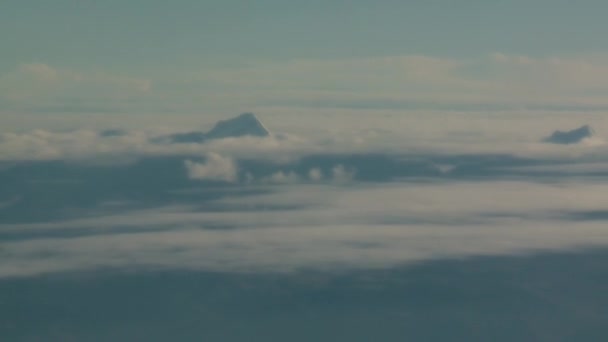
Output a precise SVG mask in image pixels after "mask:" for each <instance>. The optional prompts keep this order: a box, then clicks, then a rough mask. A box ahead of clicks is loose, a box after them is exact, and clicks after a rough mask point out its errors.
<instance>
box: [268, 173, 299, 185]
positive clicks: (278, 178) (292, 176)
mask: <svg viewBox="0 0 608 342" xmlns="http://www.w3.org/2000/svg"><path fill="white" fill-rule="evenodd" d="M299 180H300V177H298V175H297V174H296V173H295V172H293V171H289V172H285V171H277V172H275V173H273V174H272V175H271V176H269V177H266V178H264V179H262V182H268V183H275V184H284V183H296V182H298V181H299Z"/></svg>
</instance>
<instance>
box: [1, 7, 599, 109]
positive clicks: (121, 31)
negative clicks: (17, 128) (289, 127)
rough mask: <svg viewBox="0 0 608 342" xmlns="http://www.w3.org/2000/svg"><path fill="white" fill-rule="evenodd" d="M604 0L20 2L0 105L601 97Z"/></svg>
mask: <svg viewBox="0 0 608 342" xmlns="http://www.w3.org/2000/svg"><path fill="white" fill-rule="evenodd" d="M607 6H608V5H606V4H605V2H602V1H577V2H576V3H574V2H572V1H564V0H557V1H556V0H552V1H549V0H534V1H522V0H515V1H478V0H470V1H447V0H446V1H393V0H382V1H373V2H372V1H362V0H354V1H335V0H329V1H316V0H314V1H305V2H294V1H279V0H261V1H255V2H254V1H236V0H223V1H220V0H207V1H194V0H178V1H170V2H169V1H156V0H151V1H139V0H125V1H117V0H109V1H75V0H57V1H52V2H49V1H36V0H32V1H16V0H6V1H3V2H2V4H0V41H1V42H2V58H1V59H0V91H1V92H0V93H1V95H0V113H4V114H5V116H8V115H9V114H11V115H15V113H19V114H20V115H25V114H32V113H150V112H155V113H184V112H187V113H215V114H216V115H221V116H224V115H232V114H235V112H241V111H248V110H255V111H258V112H264V111H267V110H269V108H273V107H277V106H281V107H290V108H293V107H306V108H358V109H361V108H364V109H381V108H385V109H386V108H390V109H402V110H409V109H419V108H432V109H442V110H443V109H451V110H454V109H458V110H496V109H500V110H504V109H513V108H515V109H520V108H524V109H526V110H536V109H544V110H546V109H550V110H553V109H560V110H564V109H568V110H572V109H574V110H598V109H599V110H604V109H605V108H606V107H608V101H606V100H605V99H604V94H605V91H606V90H608V81H606V80H608V58H607V57H606V56H607V54H606V52H607V51H606V47H605V44H603V43H604V37H605V35H606V33H607V32H608V25H607V24H606V23H605V20H604V13H606V10H607V8H606V7H607Z"/></svg>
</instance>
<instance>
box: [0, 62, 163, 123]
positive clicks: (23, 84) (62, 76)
mask: <svg viewBox="0 0 608 342" xmlns="http://www.w3.org/2000/svg"><path fill="white" fill-rule="evenodd" d="M151 86H152V81H151V80H149V79H143V78H136V77H128V76H123V75H119V74H114V73H109V72H103V71H92V70H87V71H77V70H72V69H63V68H57V67H54V66H51V65H48V64H45V63H25V64H21V65H19V66H18V67H17V68H16V69H14V70H13V71H11V72H9V73H7V74H5V75H0V90H1V91H2V95H0V96H1V98H2V99H4V100H5V102H6V103H8V104H10V105H11V106H12V107H11V108H17V109H24V110H34V111H40V110H48V109H52V108H56V107H58V108H69V107H70V106H77V107H78V106H80V107H81V108H84V107H86V106H83V103H89V104H90V106H93V107H94V106H98V105H99V104H100V103H101V107H103V106H106V107H107V103H108V102H109V101H112V102H113V103H118V102H120V101H124V100H127V99H132V98H134V97H140V96H142V95H145V94H146V93H148V92H149V91H150V90H151ZM101 107H100V108H101Z"/></svg>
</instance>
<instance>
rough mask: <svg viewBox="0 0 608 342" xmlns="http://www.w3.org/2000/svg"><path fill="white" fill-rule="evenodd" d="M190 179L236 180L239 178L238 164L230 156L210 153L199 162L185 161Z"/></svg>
mask: <svg viewBox="0 0 608 342" xmlns="http://www.w3.org/2000/svg"><path fill="white" fill-rule="evenodd" d="M184 165H185V166H186V170H187V172H188V177H189V178H190V179H205V180H221V181H226V182H234V181H236V179H237V172H238V170H237V166H236V164H235V162H234V161H233V160H232V159H231V158H228V157H222V156H221V155H219V154H216V153H209V154H207V156H206V157H205V162H203V163H197V162H193V161H191V160H186V161H184Z"/></svg>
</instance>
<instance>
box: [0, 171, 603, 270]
mask: <svg viewBox="0 0 608 342" xmlns="http://www.w3.org/2000/svg"><path fill="white" fill-rule="evenodd" d="M275 190H276V191H275V192H273V193H270V194H265V195H259V196H246V197H242V198H228V199H223V200H220V201H217V202H216V204H217V205H220V206H221V207H222V208H224V209H225V210H221V211H217V212H195V211H192V208H187V207H165V208H157V209H150V210H143V211H134V212H130V213H126V214H119V215H113V216H104V217H95V218H83V219H78V220H73V221H66V222H55V223H44V224H18V225H11V226H10V227H7V226H0V228H1V229H2V231H4V232H13V233H16V232H19V233H20V234H25V235H24V236H26V237H27V238H25V239H13V240H11V241H8V242H6V243H4V244H3V246H2V249H1V250H0V253H1V255H2V258H0V277H11V276H29V275H36V274H43V273H49V272H51V273H52V272H58V271H77V270H88V269H92V268H96V267H125V268H135V269H137V268H138V267H148V266H150V267H161V268H171V269H175V268H177V269H180V268H183V269H200V270H213V271H222V272H259V271H263V272H290V271H296V270H299V269H315V270H335V269H357V268H384V267H392V266H398V265H403V264H408V263H412V262H419V261H424V260H432V259H438V258H463V257H471V256H477V255H503V254H506V255H510V254H519V253H527V252H537V251H548V250H571V249H576V248H588V247H605V246H608V233H607V232H606V227H605V222H604V221H585V220H569V219H565V217H564V216H563V215H566V214H567V213H568V212H586V211H594V210H603V209H604V208H605V205H604V204H605V194H606V191H607V189H606V185H605V184H602V183H594V182H582V183H574V182H573V183H565V184H556V185H550V184H538V183H527V182H492V181H490V182H482V183H479V182H467V183H455V184H443V183H436V184H424V185H414V184H400V183H395V184H390V185H383V186H377V185H368V186H363V187H357V188H344V187H339V186H331V185H286V186H282V187H279V188H276V189H275ZM463 198H466V199H467V200H463ZM277 206H280V207H279V208H277ZM262 208H274V209H271V210H263V209H262ZM280 208H285V209H280ZM252 209H253V210H252ZM217 224H222V225H225V226H227V227H233V228H234V229H226V230H218V229H210V230H208V229H205V227H207V226H208V225H210V226H211V225H213V226H216V225H217ZM117 226H120V227H124V230H123V231H120V232H118V231H116V230H110V231H105V232H104V228H111V227H117ZM129 227H130V229H128V228H129ZM66 229H72V230H74V231H75V232H79V231H81V230H84V231H85V232H86V231H88V232H90V233H93V235H90V236H86V234H85V236H80V237H69V234H66ZM91 229H92V230H91ZM150 229H152V230H150ZM55 230H61V231H62V232H63V233H62V236H64V237H45V236H44V235H40V234H41V233H45V232H47V233H49V234H50V233H53V232H54V231H55ZM32 233H36V234H32ZM32 236H33V237H32ZM35 236H39V237H35Z"/></svg>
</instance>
